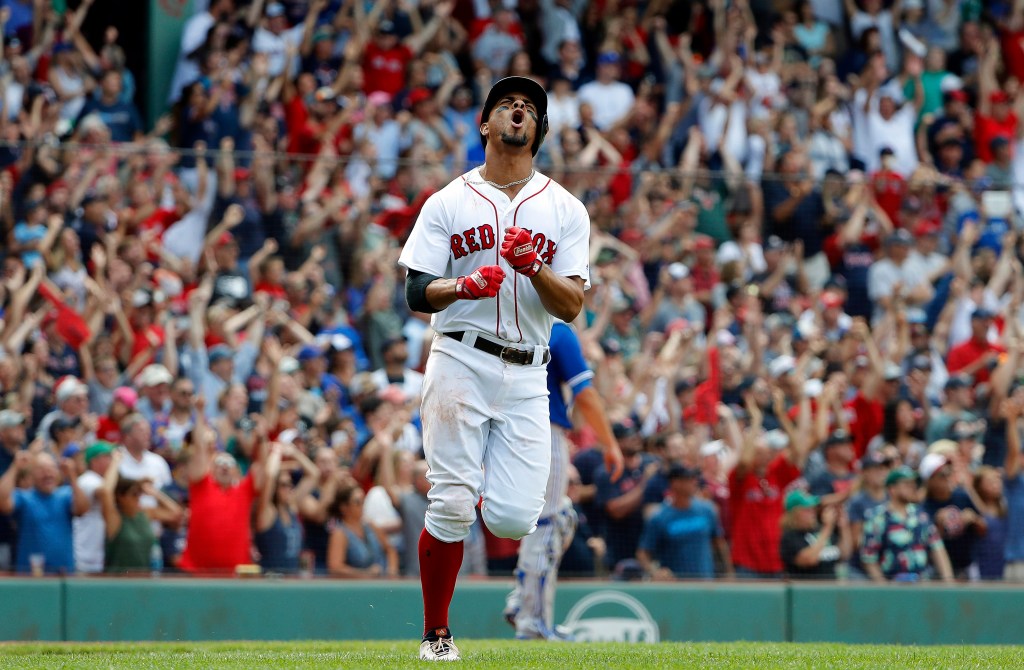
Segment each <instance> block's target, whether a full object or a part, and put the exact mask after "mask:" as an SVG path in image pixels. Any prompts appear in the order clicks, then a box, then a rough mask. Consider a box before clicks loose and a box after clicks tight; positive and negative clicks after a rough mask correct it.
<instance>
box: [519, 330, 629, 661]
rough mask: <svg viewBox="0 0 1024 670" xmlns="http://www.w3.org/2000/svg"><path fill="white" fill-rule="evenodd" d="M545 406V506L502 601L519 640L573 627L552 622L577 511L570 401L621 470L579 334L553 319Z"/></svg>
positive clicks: (563, 635) (610, 463)
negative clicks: (548, 453)
mask: <svg viewBox="0 0 1024 670" xmlns="http://www.w3.org/2000/svg"><path fill="white" fill-rule="evenodd" d="M549 348H550V350H551V362H550V363H548V407H549V410H550V415H551V471H550V472H549V474H548V485H547V490H546V492H545V494H544V498H545V502H544V509H543V510H542V512H541V515H540V521H538V522H537V532H535V533H532V534H530V535H527V536H526V537H524V538H523V541H522V543H521V544H520V545H519V560H518V562H517V563H516V573H515V577H516V583H515V588H514V589H513V590H512V592H511V593H509V594H508V597H507V598H506V601H505V612H504V615H505V619H506V620H507V621H508V622H509V623H510V624H512V625H513V626H515V629H516V639H518V640H552V641H571V640H572V639H573V636H572V631H566V630H562V627H561V626H556V625H555V623H554V610H555V585H556V584H557V581H558V565H559V563H560V562H561V560H562V554H564V553H565V550H566V549H567V548H568V546H569V544H570V543H571V542H572V536H573V534H574V533H575V532H576V521H577V519H576V511H575V510H574V509H573V506H572V501H571V500H569V497H568V489H569V477H568V475H569V438H568V437H567V436H566V431H568V430H572V428H573V425H572V420H571V419H570V418H569V407H570V405H571V404H572V403H573V402H574V403H575V404H576V407H577V408H578V409H579V411H580V414H582V415H583V418H584V419H586V421H587V423H589V424H590V426H591V427H592V428H593V429H594V432H595V433H596V436H597V439H598V442H600V443H601V444H603V445H606V446H605V449H604V458H605V463H606V466H607V468H608V472H609V473H611V478H612V481H617V480H618V478H619V477H620V476H621V475H622V469H623V464H622V452H621V451H620V450H619V443H618V441H617V440H616V439H615V435H614V434H613V433H612V427H611V424H610V423H609V422H608V415H607V414H605V411H604V403H603V402H602V401H601V396H600V394H598V392H597V389H595V388H594V386H593V384H592V383H591V379H593V377H594V373H593V372H591V370H590V368H589V367H588V366H587V362H586V360H584V358H583V350H582V348H581V347H580V341H579V338H577V336H576V331H575V330H573V328H572V326H569V325H567V324H565V323H562V322H556V323H555V325H554V328H553V329H552V330H551V340H550V343H549Z"/></svg>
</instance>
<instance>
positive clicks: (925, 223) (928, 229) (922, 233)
mask: <svg viewBox="0 0 1024 670" xmlns="http://www.w3.org/2000/svg"><path fill="white" fill-rule="evenodd" d="M941 231H942V226H941V225H940V224H939V222H938V221H934V220H932V219H921V220H920V221H918V222H917V225H916V226H914V236H915V237H926V236H928V235H938V234H939V233H940V232H941Z"/></svg>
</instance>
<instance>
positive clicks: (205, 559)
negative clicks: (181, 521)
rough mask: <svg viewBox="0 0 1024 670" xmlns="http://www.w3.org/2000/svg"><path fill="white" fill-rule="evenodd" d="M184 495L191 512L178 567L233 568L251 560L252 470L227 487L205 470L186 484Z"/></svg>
mask: <svg viewBox="0 0 1024 670" xmlns="http://www.w3.org/2000/svg"><path fill="white" fill-rule="evenodd" d="M188 495H189V502H190V506H191V509H192V515H191V517H190V519H189V524H188V535H187V537H186V544H185V552H184V553H183V554H182V555H181V568H182V569H183V570H188V571H189V572H202V571H207V570H216V571H233V570H234V569H235V566H237V565H245V564H247V563H250V562H252V556H251V554H250V552H249V545H250V544H251V543H252V533H251V531H250V530H249V518H250V516H251V514H252V503H253V501H254V500H256V488H255V486H253V483H252V474H247V475H246V476H245V478H243V479H242V481H241V482H240V483H239V484H238V485H237V486H232V487H231V488H228V489H224V488H221V487H220V485H219V484H217V482H215V481H214V480H213V477H212V476H211V475H209V474H207V475H206V476H205V477H203V478H202V479H201V480H199V481H198V482H193V483H192V484H191V485H190V486H189V488H188Z"/></svg>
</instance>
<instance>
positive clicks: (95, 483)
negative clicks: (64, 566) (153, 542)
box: [71, 442, 149, 573]
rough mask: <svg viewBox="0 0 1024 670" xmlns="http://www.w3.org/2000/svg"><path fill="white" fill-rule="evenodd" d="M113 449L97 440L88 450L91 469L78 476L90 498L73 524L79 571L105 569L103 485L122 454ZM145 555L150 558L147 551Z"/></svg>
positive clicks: (87, 462) (87, 466)
mask: <svg viewBox="0 0 1024 670" xmlns="http://www.w3.org/2000/svg"><path fill="white" fill-rule="evenodd" d="M113 452H114V447H113V446H111V445H110V444H108V443H107V442H96V443H95V444H92V445H90V446H89V448H87V449H86V450H85V465H86V468H88V469H87V470H86V471H85V472H84V473H82V474H81V475H80V476H79V477H78V488H79V489H80V490H81V491H82V493H83V494H84V495H85V497H86V498H87V499H88V500H89V510H88V511H87V512H85V513H84V514H82V515H81V516H78V517H75V519H74V521H73V522H72V526H71V528H72V536H73V539H74V551H75V570H76V571H77V572H83V573H91V572H103V566H104V546H105V545H106V539H107V538H106V535H105V532H106V530H105V527H104V516H103V505H102V496H101V495H100V487H102V486H103V478H104V476H105V475H106V473H107V470H109V469H110V468H111V467H113V468H114V469H117V462H119V461H120V458H112V457H111V454H112V453H113ZM147 524H148V520H147ZM147 552H148V547H147ZM146 559H147V560H148V559H149V555H148V553H147V555H146Z"/></svg>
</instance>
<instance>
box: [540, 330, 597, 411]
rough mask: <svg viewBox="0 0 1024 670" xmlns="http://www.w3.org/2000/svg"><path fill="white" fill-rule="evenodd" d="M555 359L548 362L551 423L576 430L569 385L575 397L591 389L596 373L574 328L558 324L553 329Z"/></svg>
mask: <svg viewBox="0 0 1024 670" xmlns="http://www.w3.org/2000/svg"><path fill="white" fill-rule="evenodd" d="M548 347H549V348H550V349H551V360H550V361H549V362H548V406H549V408H550V411H551V423H553V424H555V425H556V426H561V427H562V428H565V429H566V430H572V421H570V420H569V409H568V402H567V400H566V397H565V390H564V388H563V385H564V386H568V387H569V390H570V391H571V392H572V395H571V396H570V398H569V401H571V399H572V398H575V397H576V396H577V395H579V393H580V391H582V390H583V389H585V388H587V387H588V386H590V380H591V379H593V377H594V373H593V372H591V370H590V368H589V367H587V362H586V361H585V360H583V350H582V349H581V348H580V341H579V338H577V337H576V331H574V330H573V329H572V326H569V325H568V324H565V323H562V322H561V321H556V322H555V325H554V327H553V328H552V329H551V340H550V341H549V342H548Z"/></svg>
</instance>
